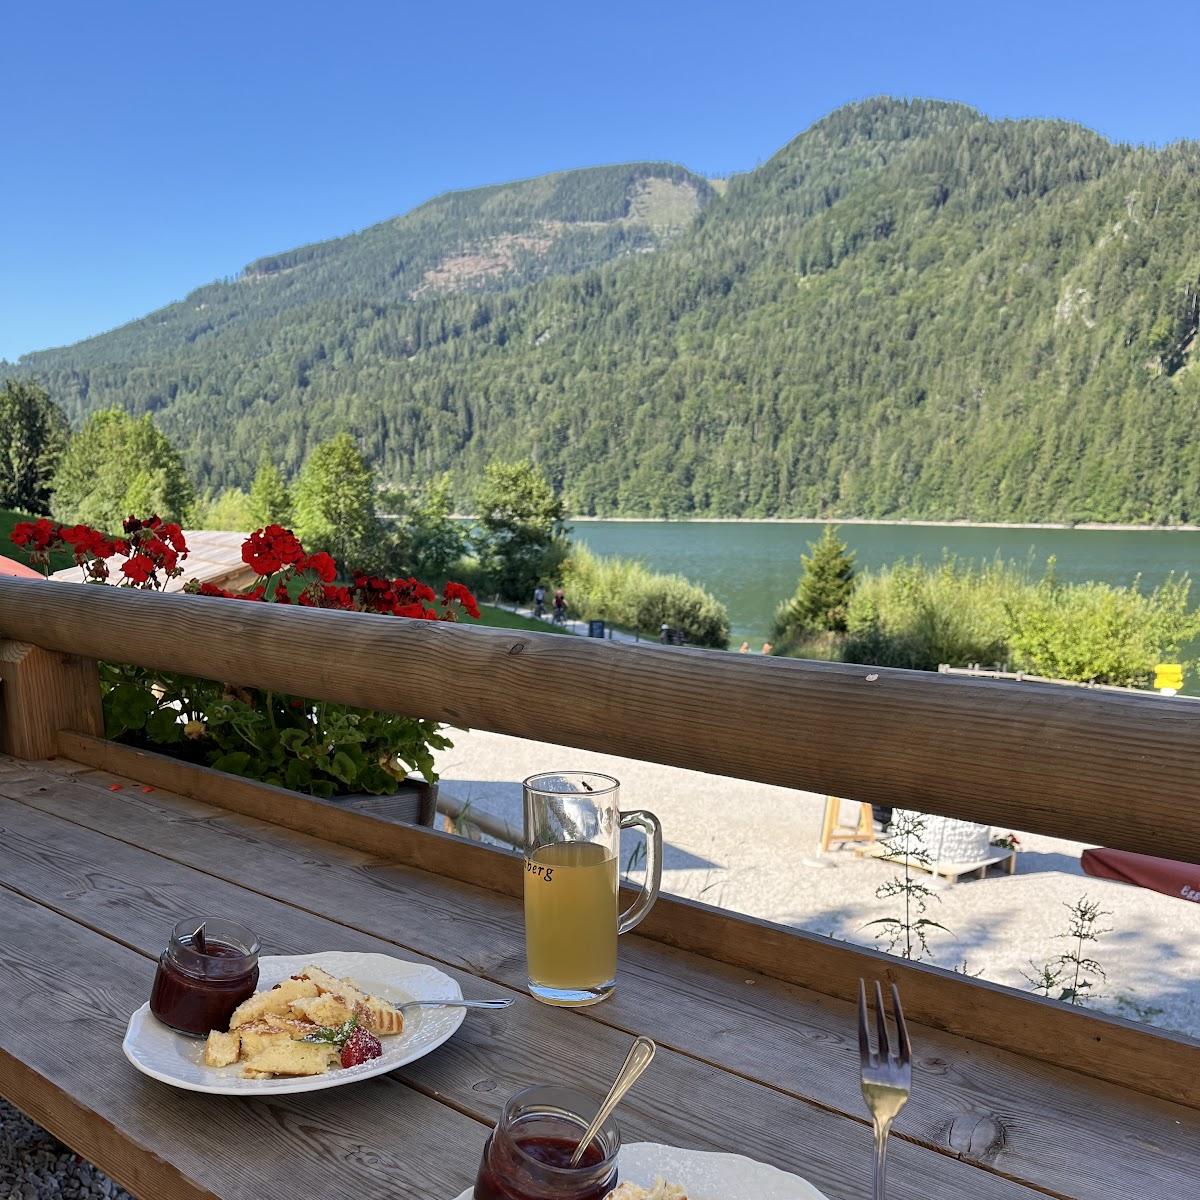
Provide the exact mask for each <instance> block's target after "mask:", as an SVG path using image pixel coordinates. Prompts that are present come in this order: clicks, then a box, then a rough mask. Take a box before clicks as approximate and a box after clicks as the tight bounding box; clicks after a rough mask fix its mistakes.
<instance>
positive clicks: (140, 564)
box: [121, 554, 154, 583]
mask: <svg viewBox="0 0 1200 1200" xmlns="http://www.w3.org/2000/svg"><path fill="white" fill-rule="evenodd" d="M121 572H122V574H124V575H127V576H129V578H130V579H132V580H133V582H134V583H145V582H146V580H148V579H149V578H150V576H151V575H153V574H154V560H153V559H152V558H150V556H149V555H147V554H135V555H134V556H133V557H132V558H130V559H127V560H126V561H125V562H123V563H122V564H121Z"/></svg>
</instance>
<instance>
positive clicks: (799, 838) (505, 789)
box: [438, 731, 1200, 1036]
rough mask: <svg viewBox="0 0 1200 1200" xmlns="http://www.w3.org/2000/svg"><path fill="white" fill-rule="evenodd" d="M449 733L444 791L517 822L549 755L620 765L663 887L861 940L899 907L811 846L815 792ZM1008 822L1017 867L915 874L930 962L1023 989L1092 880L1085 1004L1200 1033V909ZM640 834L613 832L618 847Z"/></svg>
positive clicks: (442, 758) (874, 865) (589, 764)
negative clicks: (930, 896)
mask: <svg viewBox="0 0 1200 1200" xmlns="http://www.w3.org/2000/svg"><path fill="white" fill-rule="evenodd" d="M451 736H452V737H453V740H454V742H455V745H454V748H453V749H452V750H446V751H442V752H441V753H440V754H439V755H438V769H439V771H440V772H441V774H442V781H441V788H442V791H443V792H444V793H445V794H447V795H450V796H453V797H455V798H457V799H459V800H460V801H463V802H466V801H470V803H471V804H472V806H473V807H474V808H476V809H483V810H486V811H488V812H491V813H493V814H495V815H497V816H500V817H502V818H503V819H505V820H506V821H507V822H509V824H510V825H511V826H513V827H515V828H517V829H519V828H520V825H521V788H520V780H521V779H523V778H524V777H525V776H527V775H531V774H534V773H535V772H537V771H544V770H547V769H554V768H555V767H562V768H572V767H575V768H586V769H591V770H598V771H605V772H607V773H608V774H611V775H614V776H616V777H617V778H618V779H619V780H621V783H622V791H621V807H622V808H625V809H630V808H649V809H651V810H653V811H654V812H656V813H657V814H658V815H659V817H660V818H661V819H662V823H663V828H664V832H665V838H666V854H665V868H664V871H663V890H664V891H670V892H674V893H675V894H677V895H681V896H688V897H691V898H693V899H700V900H704V901H706V902H707V903H709V904H716V905H720V906H721V907H724V908H728V909H732V910H734V911H736V912H742V913H747V914H750V915H752V916H757V917H764V918H767V919H769V920H772V921H779V922H782V923H784V924H789V925H795V926H797V927H799V928H803V929H808V930H812V931H814V932H816V933H822V934H829V935H832V936H834V937H839V938H844V939H847V940H849V941H853V942H860V943H862V944H864V945H873V944H875V939H874V938H873V936H872V930H871V929H866V928H864V926H865V925H866V923H867V922H868V921H872V920H875V919H876V918H878V917H883V916H891V915H893V914H894V913H895V911H896V909H895V902H894V901H883V900H879V899H877V898H876V897H875V894H874V893H875V889H876V888H877V887H878V886H879V885H880V884H881V883H882V882H884V881H885V880H886V879H888V878H890V877H892V876H893V875H894V874H895V871H896V868H895V867H893V866H891V865H890V864H887V863H882V862H878V861H876V860H874V859H869V858H858V857H856V856H855V855H854V854H853V853H852V851H850V850H845V851H835V852H834V853H832V854H829V855H827V856H825V857H823V858H820V859H818V858H817V857H816V853H815V852H816V846H817V838H818V834H819V832H820V823H821V815H822V811H823V805H824V797H822V796H815V795H813V794H812V793H809V792H799V791H793V790H791V789H788V788H780V787H769V786H767V785H765V784H757V783H747V782H745V781H742V780H734V779H725V778H722V777H721V776H717V775H704V774H701V773H699V772H696V771H685V770H681V769H679V768H676V767H664V766H658V765H656V764H653V763H644V762H639V761H636V760H633V759H626V758H618V757H616V756H613V755H605V754H594V753H588V752H586V751H580V750H567V749H563V748H562V747H560V746H553V745H549V744H546V743H541V742H528V741H522V740H521V739H519V738H509V737H503V736H501V735H498V734H492V733H481V732H478V731H473V732H462V731H454V732H453V733H452V735H451ZM850 815H851V810H850V807H849V806H847V807H846V816H847V818H849V817H850ZM997 832H1000V833H1008V832H1009V830H1007V829H1003V830H997ZM1016 832H1017V833H1018V836H1019V837H1020V840H1021V854H1020V855H1019V859H1018V867H1017V874H1016V875H1013V876H1007V875H1000V874H996V873H993V874H992V875H990V876H989V877H988V878H987V879H984V880H964V881H962V882H960V883H957V884H955V885H954V886H953V887H945V886H944V885H943V884H942V882H941V881H938V880H929V879H928V877H925V876H922V878H925V879H927V880H928V882H929V883H930V885H931V886H933V887H936V888H938V896H937V898H936V899H935V900H933V901H932V902H931V904H930V912H929V914H928V915H929V916H930V917H932V918H933V919H934V920H936V921H938V922H939V923H941V924H942V925H944V926H946V930H947V932H942V931H940V930H936V929H935V930H932V931H931V932H930V937H929V940H930V948H931V950H932V961H934V962H936V963H937V964H938V965H939V966H944V967H951V968H959V969H963V964H964V963H965V969H966V970H968V971H970V972H972V973H973V974H982V975H983V976H984V977H985V978H987V979H992V980H996V981H997V982H999V983H1004V984H1008V985H1010V986H1012V987H1017V988H1027V987H1029V984H1028V983H1026V981H1025V979H1024V978H1023V972H1028V971H1029V970H1030V963H1031V962H1035V963H1041V962H1044V961H1046V960H1047V959H1050V958H1052V957H1054V956H1056V955H1058V954H1061V953H1062V952H1063V950H1064V948H1065V947H1066V944H1067V943H1066V942H1065V941H1063V940H1062V939H1060V938H1059V936H1058V935H1059V934H1061V933H1062V932H1063V931H1064V930H1065V929H1066V927H1067V922H1068V919H1069V918H1068V913H1067V910H1066V908H1065V907H1064V906H1065V905H1067V904H1070V903H1072V902H1074V901H1075V900H1077V899H1079V897H1080V896H1082V895H1084V894H1085V893H1086V894H1087V895H1088V896H1089V897H1090V898H1091V899H1092V900H1095V901H1099V902H1100V904H1101V907H1102V908H1103V909H1104V910H1105V912H1106V913H1108V914H1109V915H1107V916H1106V917H1105V919H1104V922H1103V927H1109V928H1111V932H1109V933H1107V934H1106V935H1105V936H1103V937H1102V938H1101V939H1100V941H1099V942H1098V943H1096V944H1095V945H1094V947H1093V948H1092V951H1093V952H1092V956H1093V957H1095V958H1096V959H1098V960H1099V961H1100V963H1101V964H1102V965H1103V967H1104V968H1105V970H1106V971H1107V973H1108V978H1107V979H1106V980H1104V981H1103V982H1102V983H1100V984H1098V985H1097V987H1096V991H1097V992H1098V993H1099V995H1098V996H1097V997H1096V998H1095V999H1094V1000H1093V1001H1092V1003H1093V1005H1094V1007H1096V1008H1100V1009H1105V1010H1107V1011H1111V1012H1115V1013H1117V1014H1118V1015H1121V1016H1125V1017H1129V1018H1131V1019H1135V1020H1146V1019H1149V1020H1150V1021H1152V1023H1154V1024H1156V1025H1160V1026H1162V1027H1164V1028H1170V1029H1178V1030H1182V1031H1184V1032H1186V1033H1189V1034H1191V1035H1193V1036H1200V952H1198V951H1197V948H1196V942H1197V937H1196V935H1197V932H1198V931H1200V908H1197V906H1195V905H1193V904H1189V903H1188V902H1187V901H1184V900H1179V899H1175V898H1173V897H1170V896H1163V895H1160V894H1158V893H1156V892H1149V891H1146V890H1144V889H1142V888H1135V887H1129V886H1127V885H1125V884H1119V883H1113V882H1110V881H1108V880H1102V879H1093V878H1091V877H1090V876H1085V875H1084V874H1083V871H1082V869H1081V867H1080V864H1079V855H1080V852H1081V851H1082V850H1083V849H1084V848H1085V845H1086V844H1085V843H1080V842H1068V841H1063V840H1060V839H1058V838H1049V837H1043V836H1041V835H1039V834H1027V833H1022V832H1020V831H1016ZM634 844H635V841H630V842H628V843H627V844H626V845H624V846H623V847H622V859H623V861H625V860H626V856H627V855H628V854H629V853H630V851H631V850H632V848H633V845H634ZM883 948H886V945H885V946H884V947H883ZM1156 1010H1157V1011H1156Z"/></svg>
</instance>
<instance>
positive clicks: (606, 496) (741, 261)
mask: <svg viewBox="0 0 1200 1200" xmlns="http://www.w3.org/2000/svg"><path fill="white" fill-rule="evenodd" d="M1198 212H1200V144H1198V143H1179V144H1175V145H1172V146H1168V147H1166V148H1164V149H1160V150H1153V149H1147V148H1143V147H1131V146H1124V145H1115V144H1113V143H1110V142H1108V141H1106V140H1105V139H1103V138H1101V137H1100V136H1098V135H1096V134H1094V133H1091V132H1089V131H1088V130H1086V129H1083V128H1081V127H1080V126H1077V125H1072V124H1068V123H1065V122H1060V121H1044V120H1029V121H992V120H988V119H986V118H984V117H983V116H981V115H980V114H979V113H978V112H977V111H975V110H974V109H971V108H969V107H966V106H964V105H958V104H950V103H942V102H932V101H898V100H891V99H877V100H872V101H867V102H864V103H860V104H855V105H851V106H848V107H846V108H842V109H839V110H837V111H836V112H834V113H832V114H831V115H830V116H828V117H826V118H824V119H823V120H821V121H819V122H817V123H816V124H815V125H813V126H812V127H811V128H809V129H808V130H806V131H805V132H804V133H802V134H800V135H799V136H798V137H797V138H795V139H794V140H793V141H792V142H791V143H789V144H788V145H787V146H785V147H784V148H783V149H782V150H780V151H779V152H778V153H777V154H776V155H775V156H774V157H773V158H771V159H770V160H769V161H767V162H766V163H764V164H763V165H762V166H761V167H759V168H758V169H757V170H754V171H752V172H749V173H747V174H745V175H739V176H735V177H734V178H732V179H731V180H729V181H728V185H727V186H726V187H723V188H721V189H719V190H718V189H716V188H714V187H713V186H712V185H711V184H710V183H709V182H707V181H705V180H704V179H702V178H700V177H699V176H696V175H694V174H692V173H690V172H688V171H686V170H684V169H683V168H680V167H673V166H670V165H667V164H639V165H633V166H623V167H608V168H597V169H593V170H585V171H577V172H567V173H563V174H559V175H555V176H548V177H545V178H543V179H537V180H530V181H527V182H524V183H519V184H511V185H502V186H498V187H492V188H483V189H479V190H476V191H470V192H461V193H454V194H451V195H448V196H443V197H440V198H439V199H436V200H433V201H431V202H429V203H428V204H425V205H423V206H421V207H420V208H418V209H416V210H414V211H413V212H411V213H409V214H407V215H406V216H403V217H400V218H397V219H395V220H393V221H389V222H385V223H383V224H382V225H378V226H375V227H373V228H371V229H367V230H365V231H363V232H361V233H358V234H354V235H352V236H350V237H348V238H341V239H337V240H335V241H331V242H326V243H321V244H319V245H315V246H309V247H305V248H302V249H299V250H295V251H291V252H288V253H283V254H275V255H272V256H270V257H268V258H264V259H260V260H259V261H258V262H256V263H252V264H250V266H248V267H247V268H246V270H245V271H244V272H243V273H242V275H240V276H239V277H238V278H236V279H231V280H226V281H222V282H218V283H214V284H211V285H208V286H206V287H203V288H201V289H199V290H198V291H196V292H194V293H192V295H190V296H188V297H187V298H186V300H184V301H181V302H180V303H178V304H174V305H171V306H169V307H168V308H166V309H163V310H161V311H159V312H157V313H153V314H150V315H149V316H147V317H145V318H143V319H141V320H139V321H136V322H133V323H132V324H130V325H127V326H124V327H122V328H121V329H118V330H115V331H113V332H111V333H108V334H105V335H102V336H100V337H96V338H92V339H90V340H88V341H86V342H82V343H80V344H78V345H76V346H72V347H68V348H64V349H59V350H53V351H45V352H42V353H38V354H33V355H29V356H26V357H25V358H23V359H22V360H21V362H20V363H18V364H10V365H8V366H0V375H5V374H7V375H9V376H19V377H34V378H36V379H37V380H38V381H39V382H41V383H43V384H44V385H45V386H46V387H47V389H48V390H49V391H50V393H51V395H52V396H53V397H54V399H55V400H57V401H58V402H59V403H60V404H61V405H62V406H63V407H64V409H65V410H66V411H67V413H68V414H69V416H70V417H71V419H72V421H73V422H74V423H76V424H78V422H79V421H80V419H81V418H82V417H83V416H84V415H86V414H87V413H89V412H92V411H95V410H97V409H103V408H105V407H107V406H109V405H112V404H118V405H120V406H122V407H124V408H126V409H128V410H130V411H131V412H133V413H136V414H141V413H150V414H152V415H153V418H154V420H155V422H156V423H157V424H158V426H159V427H160V428H161V429H162V430H163V432H165V433H166V434H167V436H168V437H169V438H170V439H171V440H172V442H174V443H175V444H176V445H177V446H178V447H179V448H180V450H181V452H182V453H183V456H184V460H185V463H186V465H187V468H188V471H189V473H190V474H191V475H192V476H193V477H194V478H195V479H196V480H197V482H198V484H199V485H200V487H201V488H202V489H203V490H206V491H207V490H216V489H219V488H222V487H227V486H230V485H238V486H242V487H245V486H247V485H248V484H249V482H250V480H251V479H252V478H253V476H254V472H255V467H256V464H257V463H258V461H259V459H260V457H261V454H262V452H263V451H264V449H267V448H269V449H270V452H271V454H272V456H273V457H274V458H275V459H276V460H277V461H279V462H280V465H281V466H282V467H283V468H284V470H285V472H286V473H289V474H294V473H295V472H296V471H297V470H298V468H299V466H300V464H301V463H302V462H303V461H304V459H305V456H306V454H307V453H308V451H309V450H310V449H311V448H312V447H313V446H314V445H316V444H317V443H319V442H321V441H324V440H326V439H328V438H329V437H331V436H333V435H334V434H336V433H338V432H340V431H343V430H346V431H349V432H351V433H352V434H353V435H354V436H355V438H356V439H357V441H358V444H359V446H360V447H361V448H362V451H363V453H364V454H365V455H366V457H367V458H368V460H369V461H370V462H371V464H372V465H373V466H374V468H375V469H376V471H377V473H378V478H379V479H380V480H381V481H382V482H384V483H386V484H388V485H395V486H412V485H419V484H421V483H423V482H424V481H426V480H428V479H430V478H432V477H434V476H435V475H437V474H439V473H441V472H447V471H448V472H449V473H450V476H451V485H452V491H453V492H454V493H455V496H456V498H457V497H458V496H461V497H462V498H463V499H462V503H463V504H465V503H466V498H467V497H468V496H469V495H470V492H471V488H472V486H473V482H474V481H475V480H477V479H478V478H479V477H480V476H481V474H482V471H483V469H484V467H485V466H486V465H487V464H488V463H490V462H492V461H496V460H513V459H520V458H526V457H532V458H534V460H535V461H536V462H537V463H538V465H539V466H540V467H541V468H542V469H543V470H544V471H545V472H546V473H547V475H548V476H549V478H550V480H551V481H552V483H553V485H554V486H555V488H556V489H557V490H558V491H560V492H561V494H562V495H563V497H564V500H565V504H566V508H567V510H568V511H569V512H572V513H578V514H582V515H599V516H603V515H617V514H620V515H644V516H687V515H692V514H708V515H719V516H774V515H791V516H820V517H837V516H863V517H913V518H929V519H947V520H948V519H976V520H1029V521H1041V520H1061V521H1090V520H1103V521H1129V522H1143V523H1160V522H1183V521H1192V520H1197V519H1200V456H1198V455H1197V454H1196V453H1195V450H1194V446H1195V444H1196V441H1197V433H1198V432H1200V431H1198V428H1197V426H1198V422H1200V417H1198V413H1200V373H1198V372H1197V371H1196V369H1195V367H1194V365H1193V364H1194V361H1195V357H1196V355H1195V345H1196V338H1197V326H1198V322H1200V221H1197V219H1196V215H1197V213H1198Z"/></svg>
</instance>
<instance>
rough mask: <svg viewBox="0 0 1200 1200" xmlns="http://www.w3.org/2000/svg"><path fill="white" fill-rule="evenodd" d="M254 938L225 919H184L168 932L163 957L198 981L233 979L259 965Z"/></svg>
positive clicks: (243, 928)
mask: <svg viewBox="0 0 1200 1200" xmlns="http://www.w3.org/2000/svg"><path fill="white" fill-rule="evenodd" d="M259 950H260V946H259V942H258V938H257V936H256V935H255V934H254V933H253V932H252V931H251V930H249V929H247V928H246V927H245V926H244V925H239V924H238V923H237V922H236V921H230V920H228V919H226V918H225V917H203V916H197V917H184V918H183V919H182V920H181V921H178V922H176V924H175V927H174V928H173V929H172V930H171V941H170V943H169V944H168V946H167V950H166V954H167V957H168V958H169V959H170V960H171V963H172V965H173V966H175V967H177V968H178V969H179V970H181V971H183V972H184V973H185V974H187V975H192V976H194V977H195V978H197V979H236V978H238V977H239V976H242V975H245V974H246V973H247V972H248V971H252V970H253V969H254V968H255V967H256V966H257V965H258V953H259Z"/></svg>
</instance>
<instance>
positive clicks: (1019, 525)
mask: <svg viewBox="0 0 1200 1200" xmlns="http://www.w3.org/2000/svg"><path fill="white" fill-rule="evenodd" d="M463 519H464V520H467V519H469V518H463ZM565 520H566V522H567V523H568V524H575V523H577V522H581V523H587V522H601V521H603V522H606V523H609V524H615V523H617V522H625V523H627V524H643V525H898V526H919V527H925V528H932V529H1068V530H1080V531H1083V532H1089V533H1105V532H1107V533H1200V525H1120V524H1117V523H1109V522H1103V521H1088V522H1080V523H1079V524H1078V525H1072V524H1069V523H1068V522H1066V521H1058V522H1046V521H1043V522H1038V521H932V520H930V521H925V520H915V519H913V520H908V519H899V518H888V517H566V518H565Z"/></svg>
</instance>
